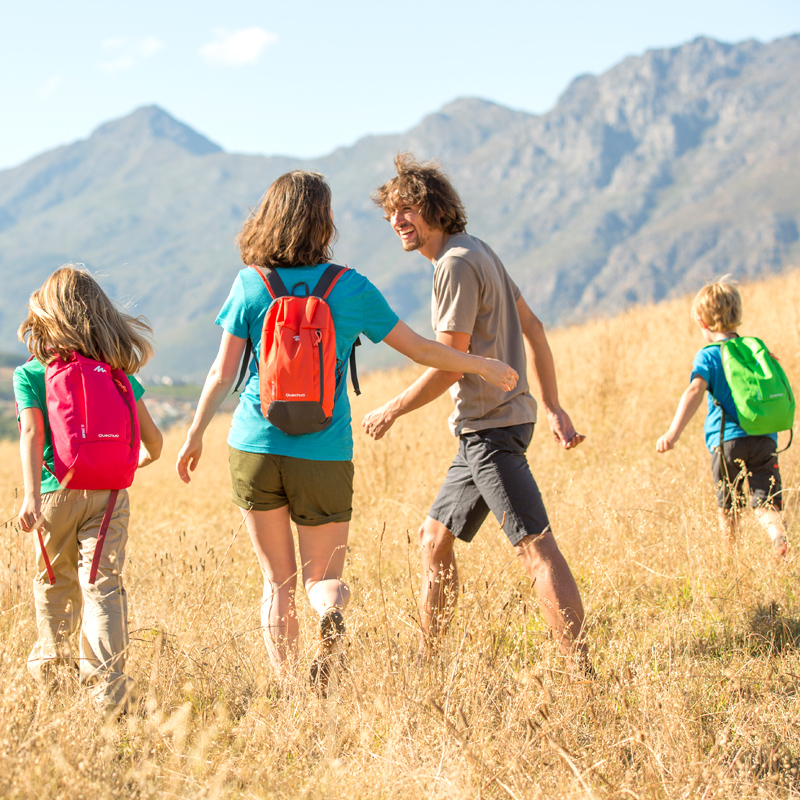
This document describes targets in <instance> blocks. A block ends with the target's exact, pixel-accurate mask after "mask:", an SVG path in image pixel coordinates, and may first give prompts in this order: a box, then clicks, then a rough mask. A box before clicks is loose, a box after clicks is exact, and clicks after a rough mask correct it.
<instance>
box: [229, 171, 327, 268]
mask: <svg viewBox="0 0 800 800" xmlns="http://www.w3.org/2000/svg"><path fill="white" fill-rule="evenodd" d="M335 238H336V226H335V225H334V224H333V215H332V213H331V190H330V187H329V186H328V184H327V183H326V182H325V179H324V178H323V177H322V175H320V174H319V173H317V172H306V171H304V170H299V169H298V170H294V171H293V172H287V173H286V174H285V175H281V176H280V178H278V179H277V180H276V181H275V182H274V183H273V184H272V185H271V186H270V187H269V189H267V192H266V194H265V195H264V197H263V198H262V200H261V203H260V205H259V206H258V208H257V209H256V210H255V211H254V212H252V213H251V214H250V216H249V217H248V218H247V219H246V220H245V223H244V225H243V226H242V230H241V231H240V232H239V236H238V237H237V239H236V244H237V245H238V246H239V252H240V253H241V256H242V261H244V263H245V264H248V265H249V264H258V266H260V267H303V266H307V265H308V266H315V265H317V264H324V263H326V262H328V261H330V260H331V257H332V255H333V253H332V251H331V245H332V244H333V242H334V241H335Z"/></svg>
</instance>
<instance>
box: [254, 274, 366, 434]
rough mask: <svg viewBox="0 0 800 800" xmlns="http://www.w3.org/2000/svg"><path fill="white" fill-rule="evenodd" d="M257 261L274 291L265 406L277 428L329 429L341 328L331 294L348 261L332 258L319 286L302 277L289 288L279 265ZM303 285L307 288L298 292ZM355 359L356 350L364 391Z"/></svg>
mask: <svg viewBox="0 0 800 800" xmlns="http://www.w3.org/2000/svg"><path fill="white" fill-rule="evenodd" d="M251 266H252V267H253V269H254V270H255V271H256V272H257V273H258V274H259V275H260V276H261V280H262V281H264V285H265V286H266V287H267V291H268V292H269V294H270V297H272V303H271V304H270V306H269V308H268V309H267V314H266V316H265V317H264V327H263V329H262V332H261V353H260V356H259V359H258V382H259V392H260V396H261V411H262V412H263V414H264V416H265V417H266V418H267V419H268V420H269V421H270V422H271V423H272V424H273V425H274V426H275V427H276V428H279V429H280V430H282V431H283V432H284V433H288V434H290V435H293V436H297V435H299V434H303V433H316V432H317V431H321V430H324V429H325V428H327V427H328V425H330V424H331V420H332V419H333V407H334V404H335V402H336V397H337V395H338V384H339V380H338V379H339V371H338V370H337V360H336V330H335V329H334V325H333V317H332V316H331V309H330V306H329V305H328V303H327V298H328V295H329V294H330V292H331V289H333V287H334V286H335V285H336V282H337V281H338V280H339V278H341V276H342V275H343V274H344V273H345V272H346V271H347V267H340V266H337V265H336V264H331V265H330V266H329V267H327V269H326V270H325V271H324V272H323V273H322V277H321V278H320V279H319V281H318V283H317V285H316V286H315V287H314V288H313V289H311V290H309V288H308V284H306V283H304V282H301V283H298V284H297V285H296V286H294V287H293V289H292V291H291V292H289V291H288V290H287V289H286V286H285V285H284V283H283V281H282V280H281V278H280V276H279V275H278V273H277V271H276V270H274V269H270V268H269V267H267V268H266V272H267V274H266V275H265V274H264V272H262V271H261V269H259V268H258V267H257V266H256V265H254V264H253V265H251ZM301 287H305V290H306V294H304V295H302V294H295V292H297V290H298V289H299V288H301ZM354 347H355V345H354ZM248 360H249V358H248V357H247V356H246V357H245V362H247V361H248ZM354 361H355V359H354V354H353V352H352V351H351V354H350V364H351V371H352V378H353V386H354V388H355V390H356V394H358V393H359V391H358V382H357V378H356V375H355V363H354Z"/></svg>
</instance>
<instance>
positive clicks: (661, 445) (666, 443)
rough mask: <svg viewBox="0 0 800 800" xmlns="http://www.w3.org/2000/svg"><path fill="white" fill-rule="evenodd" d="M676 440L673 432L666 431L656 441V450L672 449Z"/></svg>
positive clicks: (660, 451)
mask: <svg viewBox="0 0 800 800" xmlns="http://www.w3.org/2000/svg"><path fill="white" fill-rule="evenodd" d="M677 441H678V437H677V436H675V434H673V433H671V432H670V431H667V432H666V433H665V434H664V435H663V436H662V437H661V438H660V439H659V440H658V441H657V442H656V451H657V452H659V453H666V452H667V450H672V448H673V447H675V442H677Z"/></svg>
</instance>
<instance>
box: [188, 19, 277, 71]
mask: <svg viewBox="0 0 800 800" xmlns="http://www.w3.org/2000/svg"><path fill="white" fill-rule="evenodd" d="M277 41H278V37H277V36H276V35H275V34H274V33H269V31H265V30H263V29H262V28H244V29H243V30H240V31H226V30H215V31H214V40H213V41H211V42H209V43H208V44H204V45H203V46H202V47H201V48H200V50H199V51H198V52H199V53H200V57H201V58H202V59H203V60H204V61H207V62H208V63H209V64H215V65H222V66H232V67H241V66H244V65H245V64H255V62H256V61H258V59H259V58H260V57H261V55H262V54H263V53H264V51H265V50H266V49H267V48H268V47H272V45H274V44H275V43H276V42H277Z"/></svg>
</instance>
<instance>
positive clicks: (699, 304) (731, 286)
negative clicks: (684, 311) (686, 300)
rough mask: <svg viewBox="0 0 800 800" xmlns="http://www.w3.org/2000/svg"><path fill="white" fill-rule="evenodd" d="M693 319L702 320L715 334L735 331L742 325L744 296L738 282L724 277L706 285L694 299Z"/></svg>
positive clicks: (726, 276) (727, 276)
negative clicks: (737, 284)
mask: <svg viewBox="0 0 800 800" xmlns="http://www.w3.org/2000/svg"><path fill="white" fill-rule="evenodd" d="M692 318H693V319H695V320H697V319H700V320H702V321H703V322H704V323H705V324H706V325H707V326H708V329H709V330H710V331H714V333H727V332H728V331H735V330H736V329H737V328H738V327H739V326H740V325H741V324H742V296H741V295H740V294H739V290H738V289H737V288H736V282H735V281H734V280H733V279H732V278H731V277H730V276H729V275H724V276H723V277H722V278H720V279H719V280H718V281H717V282H716V283H709V284H706V285H705V286H704V287H703V288H702V289H701V290H700V291H699V292H698V293H697V296H696V297H695V298H694V302H693V303H692Z"/></svg>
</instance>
